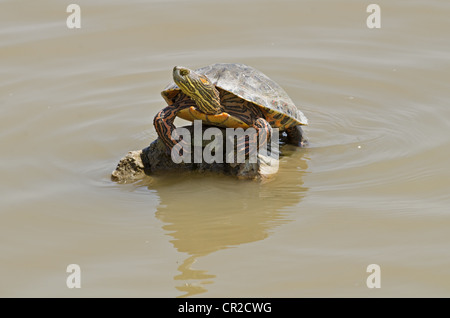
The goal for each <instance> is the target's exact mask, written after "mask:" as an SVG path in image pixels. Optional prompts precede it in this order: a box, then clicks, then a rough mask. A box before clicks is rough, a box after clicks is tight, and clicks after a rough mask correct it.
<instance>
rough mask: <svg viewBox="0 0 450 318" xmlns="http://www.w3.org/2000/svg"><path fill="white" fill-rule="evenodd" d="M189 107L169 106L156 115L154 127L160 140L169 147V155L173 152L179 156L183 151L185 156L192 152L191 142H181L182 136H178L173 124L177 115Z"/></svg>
mask: <svg viewBox="0 0 450 318" xmlns="http://www.w3.org/2000/svg"><path fill="white" fill-rule="evenodd" d="M187 107H189V106H186V105H179V106H178V107H175V106H167V107H166V108H164V109H163V110H161V111H160V112H159V113H158V114H156V116H155V118H154V119H153V125H154V126H155V130H156V132H157V133H158V136H159V138H160V139H161V140H162V142H163V143H164V144H165V145H166V146H167V154H171V152H173V151H175V153H178V154H181V151H183V152H182V153H183V155H185V154H189V153H190V152H191V144H190V142H191V141H190V140H189V141H185V140H181V141H180V136H179V135H178V134H177V130H176V127H175V125H174V124H173V122H174V120H175V117H176V116H177V113H178V112H179V111H180V110H182V109H184V108H187Z"/></svg>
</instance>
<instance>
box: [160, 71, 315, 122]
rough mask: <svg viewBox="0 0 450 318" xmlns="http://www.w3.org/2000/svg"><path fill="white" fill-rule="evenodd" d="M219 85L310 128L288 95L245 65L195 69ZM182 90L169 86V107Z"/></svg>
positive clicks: (275, 84)
mask: <svg viewBox="0 0 450 318" xmlns="http://www.w3.org/2000/svg"><path fill="white" fill-rule="evenodd" d="M195 72H196V73H199V74H203V75H205V76H207V77H208V79H209V80H210V81H211V82H212V83H213V84H214V85H215V86H216V87H219V88H221V89H223V90H225V91H228V92H230V93H232V94H234V95H236V96H238V97H240V98H242V99H244V100H246V101H249V102H252V103H253V104H255V105H257V106H259V107H262V108H263V109H264V110H266V111H269V112H270V113H273V112H275V113H280V114H283V115H285V116H288V117H290V118H293V119H295V120H296V121H297V122H298V124H299V125H307V124H308V119H307V118H306V116H305V115H304V114H303V113H302V112H301V111H300V110H299V109H298V108H297V107H296V106H295V104H294V102H293V101H292V100H291V98H290V97H289V96H288V94H287V93H286V92H285V91H284V89H283V88H281V86H280V85H278V84H277V83H275V82H274V81H273V80H271V79H270V78H269V77H267V76H266V75H265V74H263V73H261V72H260V71H258V70H256V69H254V68H253V67H251V66H248V65H245V64H237V63H233V64H227V63H218V64H212V65H208V66H205V67H202V68H199V69H197V70H195ZM180 91H181V90H180V88H179V87H178V86H177V85H176V84H175V83H174V82H172V83H170V84H169V85H168V86H167V87H166V88H165V89H164V90H163V91H162V92H161V95H162V96H163V97H164V99H165V100H166V101H167V103H168V104H169V105H170V104H172V99H173V97H174V96H176V95H177V94H178V93H179V92H180Z"/></svg>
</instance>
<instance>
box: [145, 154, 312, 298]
mask: <svg viewBox="0 0 450 318" xmlns="http://www.w3.org/2000/svg"><path fill="white" fill-rule="evenodd" d="M305 151H306V150H304V149H297V148H296V149H294V148H293V147H291V146H284V147H283V152H284V153H285V154H286V153H288V152H291V153H290V155H289V156H285V157H282V158H281V162H280V170H279V172H278V174H277V176H276V177H275V178H274V179H273V180H270V181H269V182H265V183H260V182H254V181H239V180H236V179H234V178H231V177H224V176H202V175H189V176H188V177H186V176H185V177H183V178H181V177H178V178H174V177H169V178H166V177H160V178H159V179H158V180H157V181H156V182H155V183H153V184H152V188H154V189H155V188H156V190H157V191H158V194H159V197H160V200H161V201H160V204H159V206H158V209H157V212H156V217H157V218H158V219H159V220H161V221H162V222H164V223H165V225H164V226H163V228H164V230H165V231H167V232H168V234H169V235H170V236H171V237H172V238H173V240H171V243H172V244H173V245H174V247H175V248H176V249H177V250H178V251H179V252H181V253H185V254H186V255H187V257H186V259H185V260H184V261H183V262H182V264H181V265H179V267H178V270H179V271H180V274H179V275H176V276H175V277H174V279H175V280H177V281H182V282H183V283H182V284H181V285H179V286H177V287H176V288H177V289H178V290H180V291H182V292H183V293H184V294H183V295H182V296H181V297H186V296H192V295H195V294H200V293H204V292H206V291H207V288H206V285H208V284H211V283H213V280H212V279H213V278H214V277H215V275H214V274H211V273H208V270H202V269H194V268H193V266H194V263H195V262H196V261H197V260H198V259H199V257H201V256H205V255H208V254H210V253H213V252H215V251H218V250H221V249H225V248H229V247H235V246H238V245H241V244H244V243H250V242H255V241H259V240H263V239H265V238H267V237H268V236H269V234H270V233H271V231H273V229H274V228H275V227H276V226H277V225H280V224H283V223H286V222H288V221H289V220H290V217H289V216H287V215H286V213H287V212H286V211H287V210H288V209H286V208H287V207H290V206H294V205H297V204H298V203H299V202H300V201H301V199H302V198H303V196H304V195H305V192H306V191H307V188H305V187H303V181H302V176H303V174H304V171H305V170H306V168H307V165H306V158H305V157H306V156H305ZM291 211H292V210H291Z"/></svg>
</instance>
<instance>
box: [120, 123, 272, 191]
mask: <svg viewBox="0 0 450 318" xmlns="http://www.w3.org/2000/svg"><path fill="white" fill-rule="evenodd" d="M183 128H186V129H187V130H188V131H189V132H190V135H191V144H193V145H194V146H200V144H198V143H199V141H198V140H195V138H194V134H193V131H194V126H193V125H192V126H185V127H183ZM208 128H209V127H208V126H203V127H202V130H203V132H204V131H205V130H206V129H208ZM215 129H218V130H220V131H221V134H220V135H219V136H221V137H222V145H226V141H227V136H226V130H225V129H223V128H217V127H215ZM200 142H201V147H202V148H201V149H202V154H203V150H205V147H206V146H207V145H208V144H210V143H211V142H212V141H210V140H200ZM196 143H197V144H196ZM197 149H199V148H197ZM235 150H236V146H235ZM194 151H195V150H194ZM222 152H223V154H221V157H220V158H221V160H222V163H217V162H212V163H208V162H205V159H204V158H201V161H200V162H195V161H194V153H191V154H190V160H184V161H182V162H180V163H175V162H174V160H172V157H171V154H170V152H168V151H167V148H166V146H165V145H164V143H163V142H162V141H161V139H160V138H157V139H156V140H155V141H153V142H152V143H151V144H150V145H149V146H148V147H147V148H144V149H142V150H136V151H130V152H128V154H127V155H126V156H125V157H124V158H122V159H121V160H120V161H119V163H118V165H117V167H116V169H115V170H114V171H113V173H112V175H111V179H112V180H113V181H116V182H119V183H128V182H134V181H137V180H139V179H142V178H144V177H145V176H146V175H147V176H154V175H162V174H165V173H183V172H197V173H215V174H222V175H230V176H234V177H237V178H240V179H266V178H268V177H270V176H272V175H273V174H275V173H276V172H277V171H278V163H279V162H278V158H277V157H271V156H267V155H262V154H260V153H258V155H257V160H256V162H255V163H250V162H249V160H248V159H247V160H246V161H245V162H243V163H227V162H226V160H225V159H226V158H225V153H224V151H222ZM235 153H236V151H235ZM198 154H199V153H197V155H198ZM202 157H203V156H202ZM196 161H199V160H196ZM229 161H231V160H229ZM234 161H236V156H235V160H234Z"/></svg>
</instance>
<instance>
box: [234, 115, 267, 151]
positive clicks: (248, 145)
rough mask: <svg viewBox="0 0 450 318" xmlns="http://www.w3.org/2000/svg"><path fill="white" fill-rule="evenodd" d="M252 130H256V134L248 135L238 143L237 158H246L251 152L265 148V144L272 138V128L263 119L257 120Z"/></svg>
mask: <svg viewBox="0 0 450 318" xmlns="http://www.w3.org/2000/svg"><path fill="white" fill-rule="evenodd" d="M252 128H254V129H255V130H256V134H248V135H247V136H246V137H247V138H243V140H241V142H239V141H238V145H237V147H236V148H237V158H243V157H244V158H246V157H248V156H250V154H251V153H252V151H255V150H256V151H258V150H259V149H260V148H263V147H267V142H268V140H269V139H270V138H271V136H272V127H271V126H270V124H269V122H268V121H267V120H265V119H264V118H258V119H257V120H256V121H255V123H254V124H253V127H252ZM266 149H267V148H266Z"/></svg>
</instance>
